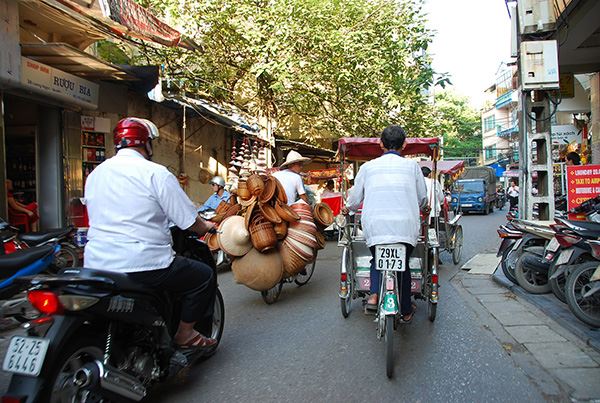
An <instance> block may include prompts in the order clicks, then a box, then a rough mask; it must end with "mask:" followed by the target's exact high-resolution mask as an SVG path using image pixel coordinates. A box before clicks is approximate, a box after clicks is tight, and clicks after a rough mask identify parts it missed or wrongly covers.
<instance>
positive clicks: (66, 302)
mask: <svg viewBox="0 0 600 403" xmlns="http://www.w3.org/2000/svg"><path fill="white" fill-rule="evenodd" d="M73 232H74V229H73V228H65V229H61V230H55V231H48V232H44V233H41V232H40V233H32V234H21V233H19V231H18V230H17V229H16V228H13V227H11V226H10V225H8V224H7V223H6V222H4V221H0V237H1V238H2V241H3V248H2V250H1V251H0V299H1V300H2V301H1V304H2V305H1V308H0V309H1V311H0V314H1V315H2V316H3V317H13V318H15V319H17V320H19V321H21V322H24V323H23V325H22V327H23V329H25V331H26V334H25V335H20V334H19V335H16V336H13V337H12V338H11V340H10V343H9V345H8V348H7V350H6V355H5V358H4V362H3V366H2V369H3V370H4V371H7V372H9V373H11V374H12V377H11V381H10V385H9V387H8V390H7V391H6V392H5V394H4V395H3V396H2V401H3V402H13V401H14V402H84V401H86V402H87V401H116V402H119V401H140V400H142V399H143V398H144V397H146V396H147V394H148V392H149V391H150V389H151V388H152V387H153V386H155V385H157V384H159V383H162V382H164V381H166V380H169V379H172V378H174V377H176V376H177V375H179V374H180V373H182V371H183V370H184V369H186V368H188V367H189V366H190V365H192V364H193V363H194V362H196V361H197V360H199V359H203V358H206V357H209V356H211V355H212V354H214V352H215V351H216V348H217V346H218V344H217V345H214V346H211V347H209V348H200V349H196V348H191V349H187V350H181V349H178V348H176V346H175V345H174V343H173V337H174V334H175V331H176V330H177V326H178V324H179V315H180V301H179V300H178V299H177V298H176V296H173V295H170V294H167V293H166V292H165V291H163V290H154V289H149V288H148V287H142V286H140V285H139V284H137V283H135V282H133V281H132V280H130V279H129V277H128V276H127V275H126V274H123V273H118V272H112V271H103V270H92V269H80V268H78V266H79V256H80V252H81V250H79V249H78V248H76V247H75V245H74V243H73V238H72V237H73ZM172 237H173V248H174V250H175V252H176V253H177V254H179V255H181V256H185V257H188V258H191V259H196V260H200V261H203V262H204V263H206V264H208V265H209V266H211V268H212V269H213V271H214V273H215V275H214V282H215V285H217V269H216V264H215V261H214V259H213V256H212V254H211V252H210V250H209V249H208V247H207V246H206V244H205V243H203V242H202V241H201V240H200V239H199V237H198V236H197V235H196V234H193V233H191V232H188V231H182V230H180V229H177V228H173V229H172ZM210 306H211V308H210V309H209V310H208V311H207V313H206V316H205V318H204V319H203V320H201V321H199V322H198V323H196V325H195V329H196V330H197V331H199V332H200V333H202V334H204V335H205V336H209V337H212V338H214V339H216V340H217V341H220V340H221V336H222V333H223V325H224V319H225V317H224V315H225V310H224V304H223V298H222V296H221V293H220V291H219V290H218V287H217V292H216V295H215V299H214V301H213V303H212V304H211V305H210ZM32 308H34V309H32Z"/></svg>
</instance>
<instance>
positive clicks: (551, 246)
mask: <svg viewBox="0 0 600 403" xmlns="http://www.w3.org/2000/svg"><path fill="white" fill-rule="evenodd" d="M559 247H560V244H559V243H558V241H557V240H556V238H552V240H551V241H550V243H549V244H548V246H546V253H548V252H551V253H554V252H556V251H557V250H558V248H559Z"/></svg>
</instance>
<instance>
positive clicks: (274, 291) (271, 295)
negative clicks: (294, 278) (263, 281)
mask: <svg viewBox="0 0 600 403" xmlns="http://www.w3.org/2000/svg"><path fill="white" fill-rule="evenodd" d="M282 288H283V281H281V282H280V283H279V284H277V285H276V286H275V287H273V288H271V289H269V290H267V291H261V292H260V295H261V296H262V299H263V301H265V303H267V304H268V305H271V304H274V303H275V302H276V301H277V300H278V299H279V295H280V294H281V289H282Z"/></svg>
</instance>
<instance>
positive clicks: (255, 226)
mask: <svg viewBox="0 0 600 403" xmlns="http://www.w3.org/2000/svg"><path fill="white" fill-rule="evenodd" d="M249 231H250V240H251V241H252V245H254V248H255V249H256V250H258V251H259V252H261V253H264V252H266V251H268V250H269V249H273V248H274V247H275V246H277V235H276V234H275V230H274V229H273V224H271V223H270V222H269V221H267V220H265V219H264V218H263V216H262V215H260V214H256V215H255V216H254V217H253V218H252V221H251V223H250V227H249Z"/></svg>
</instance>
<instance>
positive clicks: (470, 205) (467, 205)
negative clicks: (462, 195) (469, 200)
mask: <svg viewBox="0 0 600 403" xmlns="http://www.w3.org/2000/svg"><path fill="white" fill-rule="evenodd" d="M462 206H463V207H473V205H472V204H466V203H465V204H463V205H462Z"/></svg>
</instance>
